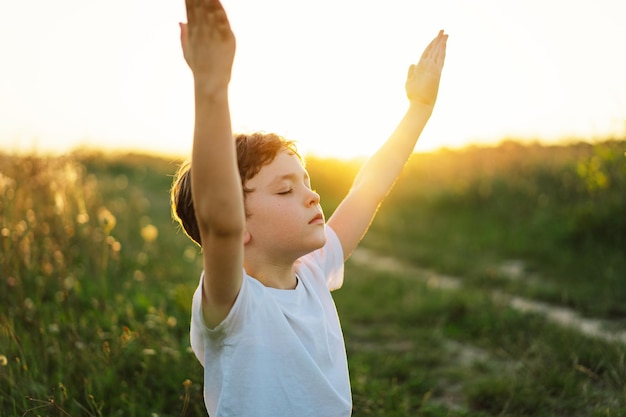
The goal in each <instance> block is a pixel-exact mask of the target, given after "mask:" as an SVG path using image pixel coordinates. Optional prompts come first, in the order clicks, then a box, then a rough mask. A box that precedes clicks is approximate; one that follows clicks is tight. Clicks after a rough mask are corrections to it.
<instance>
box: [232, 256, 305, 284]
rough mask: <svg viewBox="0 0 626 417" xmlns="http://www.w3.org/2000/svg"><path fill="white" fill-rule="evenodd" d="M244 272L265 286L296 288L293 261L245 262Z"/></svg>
mask: <svg viewBox="0 0 626 417" xmlns="http://www.w3.org/2000/svg"><path fill="white" fill-rule="evenodd" d="M244 267H245V269H246V273H247V274H248V275H250V276H251V277H253V278H255V279H256V280H258V281H260V282H261V284H263V285H265V286H266V287H271V288H277V289H279V290H292V289H294V288H296V284H297V282H298V281H297V279H296V273H295V270H294V267H293V263H287V264H276V263H270V262H259V261H257V262H245V263H244Z"/></svg>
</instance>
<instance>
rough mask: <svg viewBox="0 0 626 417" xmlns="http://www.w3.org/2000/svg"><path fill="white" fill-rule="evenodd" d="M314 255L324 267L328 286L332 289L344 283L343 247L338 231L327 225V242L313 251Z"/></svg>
mask: <svg viewBox="0 0 626 417" xmlns="http://www.w3.org/2000/svg"><path fill="white" fill-rule="evenodd" d="M313 257H314V259H315V261H316V262H318V264H319V265H320V267H321V268H322V271H323V272H324V276H325V279H326V286H327V287H328V289H329V290H330V291H333V290H337V289H339V288H341V286H342V285H343V265H344V263H343V249H342V247H341V242H340V241H339V237H338V236H337V233H335V231H334V230H333V229H332V228H331V227H329V226H326V244H325V245H324V247H322V248H321V249H319V250H317V251H315V252H313Z"/></svg>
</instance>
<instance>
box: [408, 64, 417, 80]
mask: <svg viewBox="0 0 626 417" xmlns="http://www.w3.org/2000/svg"><path fill="white" fill-rule="evenodd" d="M414 69H415V65H414V64H411V65H409V72H408V73H407V75H406V78H413V70H414Z"/></svg>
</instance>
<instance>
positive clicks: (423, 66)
mask: <svg viewBox="0 0 626 417" xmlns="http://www.w3.org/2000/svg"><path fill="white" fill-rule="evenodd" d="M447 40H448V35H446V34H444V33H443V30H440V31H439V34H438V35H437V37H436V38H435V39H433V40H432V42H431V43H430V44H429V45H428V46H427V47H426V49H425V50H424V53H422V57H421V58H420V60H419V62H418V63H417V65H414V64H411V66H410V67H409V73H408V75H407V78H406V84H405V90H406V95H407V97H408V98H409V100H410V101H411V104H424V105H427V106H434V105H435V101H436V100H437V92H438V91H439V80H440V79H441V70H442V68H443V62H444V60H445V58H446V41H447Z"/></svg>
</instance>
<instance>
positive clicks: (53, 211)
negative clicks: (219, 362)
mask: <svg viewBox="0 0 626 417" xmlns="http://www.w3.org/2000/svg"><path fill="white" fill-rule="evenodd" d="M625 151H626V140H605V141H602V142H594V143H593V144H590V143H582V142H581V143H572V144H568V145H558V146H557V145H554V146H548V145H540V144H520V143H517V142H513V141H507V142H503V143H501V144H500V145H498V146H493V147H468V148H465V149H462V150H441V151H438V152H434V153H426V154H415V155H414V156H413V157H412V159H411V160H410V162H409V164H408V165H407V167H406V169H405V171H404V172H403V174H402V177H401V178H400V179H399V180H398V182H397V183H396V185H395V187H394V189H393V191H392V192H391V193H390V195H389V197H388V198H387V200H386V201H385V202H384V203H383V205H382V206H381V208H380V210H379V213H378V216H377V218H376V220H375V221H374V223H373V224H372V227H371V230H370V232H369V234H368V235H367V236H366V238H365V239H364V241H363V242H362V245H361V246H362V247H361V248H360V249H359V250H357V251H356V252H355V254H354V256H353V259H351V260H349V261H348V263H347V265H346V282H345V285H344V287H343V288H342V289H341V290H339V291H337V292H335V293H334V297H335V302H336V304H337V309H338V311H339V315H340V318H341V321H342V326H343V330H344V336H345V339H346V348H347V351H348V360H349V367H350V378H351V384H352V389H353V399H354V412H353V415H354V416H385V417H393V416H432V417H443V416H573V417H577V416H580V417H583V416H585V417H587V416H597V417H600V416H603V417H615V416H626V154H625ZM180 162H181V161H179V160H174V159H168V158H164V157H156V156H149V155H140V154H116V153H104V154H102V153H97V152H90V151H76V152H74V153H72V154H69V155H66V156H62V157H49V156H41V155H15V154H0V416H2V417H4V416H72V417H78V416H89V417H95V416H98V417H100V416H103V417H108V416H142V417H143V416H148V417H153V416H154V417H156V416H159V417H165V416H172V417H177V416H206V411H205V408H204V402H203V398H202V389H203V379H202V378H203V373H202V368H201V366H200V364H199V363H198V362H197V360H196V359H195V357H194V355H193V353H192V352H191V350H190V345H189V319H190V304H191V296H192V293H193V291H194V289H195V286H196V285H197V282H198V277H199V274H200V272H201V268H202V265H201V254H200V250H199V248H198V247H197V246H195V245H194V244H193V243H192V242H191V241H190V240H189V239H188V238H187V237H186V236H185V235H184V233H183V232H182V231H181V230H180V229H179V228H178V227H177V226H176V224H175V223H174V222H173V221H172V220H171V217H170V207H169V187H170V185H171V182H172V177H173V174H174V172H175V171H176V168H177V166H178V164H179V163H180ZM307 167H308V170H309V172H310V175H311V178H312V183H313V187H314V188H316V189H317V191H318V192H319V193H320V195H321V197H322V204H323V205H324V208H325V212H326V216H327V217H329V216H330V214H332V211H333V210H334V208H335V207H336V205H337V204H338V203H339V201H340V199H341V197H342V196H343V195H344V194H345V193H346V192H347V191H348V189H349V187H350V184H351V181H352V179H353V178H354V175H355V174H356V172H357V170H358V167H359V163H358V161H340V160H332V159H320V158H314V157H311V158H308V161H307ZM320 401H323V399H320Z"/></svg>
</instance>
